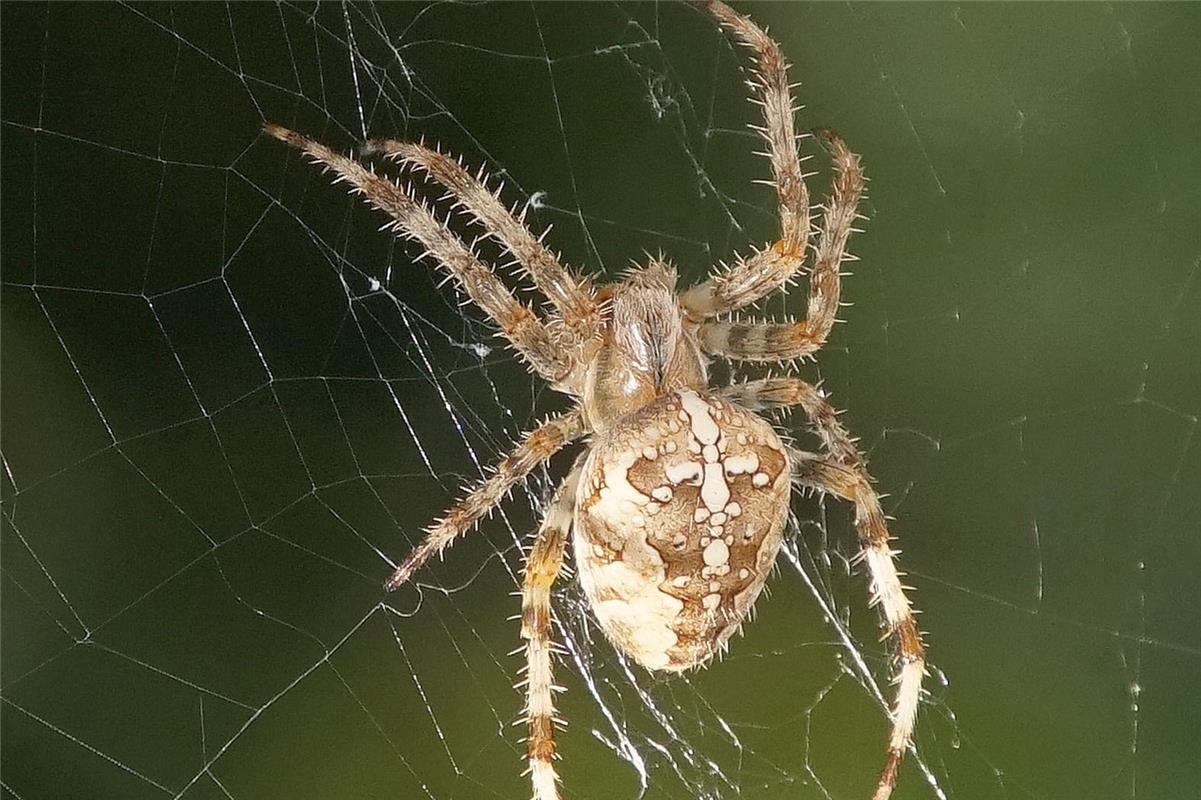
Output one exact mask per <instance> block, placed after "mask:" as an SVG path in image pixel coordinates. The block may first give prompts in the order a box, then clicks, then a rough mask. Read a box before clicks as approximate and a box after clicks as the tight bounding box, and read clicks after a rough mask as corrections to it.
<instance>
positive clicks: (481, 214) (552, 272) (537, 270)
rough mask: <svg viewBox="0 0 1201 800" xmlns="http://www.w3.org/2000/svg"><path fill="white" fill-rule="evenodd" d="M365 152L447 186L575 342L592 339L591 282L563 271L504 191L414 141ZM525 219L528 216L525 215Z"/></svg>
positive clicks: (373, 144) (595, 320)
mask: <svg viewBox="0 0 1201 800" xmlns="http://www.w3.org/2000/svg"><path fill="white" fill-rule="evenodd" d="M363 152H364V154H373V153H381V154H383V155H384V156H385V157H386V158H390V159H393V160H395V161H397V162H399V163H401V164H409V165H412V166H414V167H417V168H419V169H422V170H424V171H425V172H427V173H428V174H429V175H430V176H432V177H433V178H434V179H435V180H437V181H438V182H439V183H441V184H442V185H443V186H445V187H446V188H447V189H448V190H449V191H450V193H451V195H453V196H454V198H455V199H456V200H457V201H458V203H459V204H461V205H462V206H463V207H464V208H465V209H467V211H469V212H470V213H471V214H472V216H474V217H475V219H476V221H478V222H479V223H480V224H482V225H483V226H484V229H485V230H486V231H487V232H488V234H489V235H490V236H492V237H493V238H494V239H496V240H497V241H499V242H500V243H501V244H503V245H504V246H505V247H506V248H507V249H508V251H509V252H510V253H512V254H513V257H514V258H515V259H517V263H518V264H520V265H521V267H522V268H523V269H524V270H525V272H526V273H527V274H528V275H529V276H530V278H531V279H532V280H533V281H534V285H535V286H537V287H538V289H539V290H540V291H541V292H542V293H543V294H544V295H546V297H547V298H548V299H549V300H550V301H551V303H552V304H553V305H554V307H555V310H556V311H558V313H559V316H560V317H561V318H562V320H563V323H564V325H566V327H567V329H568V330H570V331H571V332H572V333H573V334H574V335H575V338H576V343H577V344H582V343H584V342H587V341H590V340H592V339H594V338H595V337H596V336H597V335H598V333H599V328H600V312H599V310H598V308H597V303H596V300H595V298H594V291H593V287H592V281H591V280H590V279H589V278H587V277H585V276H583V275H580V274H578V273H576V272H574V271H573V270H570V269H568V268H567V267H565V266H564V265H563V264H562V263H561V262H560V261H559V258H558V256H556V255H555V254H554V253H553V252H551V251H550V249H549V248H547V247H546V246H545V245H543V244H542V240H541V238H539V237H535V236H534V235H533V234H532V233H530V231H529V229H528V228H526V226H525V224H524V223H523V220H522V219H521V218H518V217H515V216H514V215H513V214H512V213H511V212H510V211H509V210H508V209H506V208H505V206H504V205H503V204H502V203H501V202H500V200H499V199H498V197H499V194H500V189H499V188H498V189H497V190H496V191H495V192H493V191H491V190H489V189H488V187H487V185H486V183H487V178H484V177H483V173H482V172H481V173H480V176H479V177H473V176H472V175H471V173H469V172H468V171H467V170H466V169H464V168H463V167H462V166H461V165H460V164H459V162H458V161H456V160H455V159H453V158H451V157H450V156H449V155H447V154H445V153H441V152H439V151H437V150H433V149H430V148H428V147H425V146H424V145H421V144H418V143H416V142H403V141H398V140H395V139H376V140H372V141H369V142H367V144H366V146H365V147H364V148H363ZM523 216H524V215H523Z"/></svg>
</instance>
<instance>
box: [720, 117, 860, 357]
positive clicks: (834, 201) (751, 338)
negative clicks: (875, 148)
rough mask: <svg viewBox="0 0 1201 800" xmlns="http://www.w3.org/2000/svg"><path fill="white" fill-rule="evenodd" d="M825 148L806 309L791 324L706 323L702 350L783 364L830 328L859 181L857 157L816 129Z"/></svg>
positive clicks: (811, 347) (813, 347)
mask: <svg viewBox="0 0 1201 800" xmlns="http://www.w3.org/2000/svg"><path fill="white" fill-rule="evenodd" d="M819 135H820V136H821V138H822V139H823V140H824V141H825V142H826V143H827V146H828V147H829V149H830V155H831V160H832V163H833V165H834V183H833V186H832V187H831V190H830V195H829V196H828V197H827V198H826V203H825V213H824V215H823V216H822V228H821V234H820V236H819V238H818V241H817V253H816V256H815V258H814V265H813V271H812V272H811V273H810V274H809V307H808V310H807V312H806V315H805V319H803V320H800V321H796V322H780V323H776V322H760V321H756V320H750V321H748V322H736V321H721V322H706V323H704V324H703V325H702V326H701V331H700V342H701V347H702V348H703V349H704V350H705V352H707V353H710V354H711V355H717V356H721V357H723V358H729V359H734V360H737V361H787V360H790V359H794V358H801V357H804V356H809V355H812V354H813V353H816V352H817V351H818V350H820V349H821V348H822V346H823V345H824V344H825V343H826V338H827V337H828V336H829V335H830V330H831V328H833V327H834V322H835V317H836V315H837V313H838V304H839V298H840V295H841V290H842V289H841V287H842V280H841V276H840V274H839V267H840V265H841V264H842V262H843V261H847V260H853V258H854V257H853V256H848V255H847V254H846V246H847V240H848V239H849V238H850V235H851V233H852V232H853V231H855V230H856V228H854V227H853V226H854V223H855V220H856V219H861V217H860V216H859V214H858V212H857V208H858V205H859V201H860V200H861V199H862V197H863V187H864V177H863V170H862V168H861V167H860V164H859V156H857V155H855V154H854V153H852V152H851V151H850V149H849V148H847V145H846V143H845V142H843V140H842V139H841V138H839V137H838V136H837V135H836V134H835V133H834V132H832V131H829V130H821V131H819Z"/></svg>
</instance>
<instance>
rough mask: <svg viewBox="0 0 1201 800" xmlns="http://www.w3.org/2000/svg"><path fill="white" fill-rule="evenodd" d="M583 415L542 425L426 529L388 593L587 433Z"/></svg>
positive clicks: (553, 419)
mask: <svg viewBox="0 0 1201 800" xmlns="http://www.w3.org/2000/svg"><path fill="white" fill-rule="evenodd" d="M585 427H586V426H585V424H584V415H583V412H582V411H581V410H580V409H579V408H575V409H572V410H571V411H568V412H566V413H564V414H557V415H555V416H553V417H551V418H550V419H548V420H546V422H543V423H542V424H541V425H539V426H538V427H537V428H535V429H534V430H532V431H530V433H528V434H526V437H525V438H524V439H523V440H522V441H521V443H520V444H519V445H517V447H515V448H514V449H513V452H511V453H509V455H507V456H505V458H504V459H502V460H501V461H500V463H498V464H497V465H496V467H495V470H494V471H493V473H492V475H490V476H489V477H488V478H486V479H485V480H483V481H481V482H480V483H479V484H478V485H477V486H476V487H475V488H474V489H472V490H471V491H470V492H468V494H467V496H466V497H464V498H463V499H462V500H460V501H459V502H457V503H455V504H454V505H453V506H451V507H450V508H449V509H448V510H447V512H446V514H444V515H443V516H442V518H441V519H439V520H438V521H437V522H435V523H434V524H433V525H431V526H430V527H429V528H427V529H426V535H425V538H424V539H422V540H421V543H420V544H418V545H417V546H416V547H414V548H413V549H412V551H411V552H410V553H409V555H408V556H406V557H405V560H404V561H402V562H401V564H400V566H399V567H397V568H396V571H395V572H393V573H392V577H390V578H388V582H387V583H386V584H384V588H385V589H387V590H388V591H389V592H391V591H394V590H396V589H399V588H400V587H401V586H402V585H403V584H404V583H405V582H407V581H408V580H409V578H411V577H412V576H413V573H414V572H416V571H417V570H419V569H421V566H422V565H423V564H425V562H427V561H429V560H430V558H431V557H432V556H433V555H434V554H435V553H440V552H442V551H443V550H445V549H446V548H447V547H449V546H450V544H451V543H452V542H453V541H454V540H455V539H456V538H457V537H458V536H460V535H461V534H463V533H466V532H467V531H469V530H471V529H472V528H473V527H474V526H475V524H476V523H477V522H479V521H480V519H481V518H482V517H483V516H484V515H485V514H487V513H489V512H491V511H492V509H493V508H495V507H496V506H497V505H498V504H499V503H500V501H501V500H502V499H503V498H504V496H505V495H506V494H507V493H508V492H509V491H510V490H511V489H512V488H513V487H514V486H516V485H517V484H518V483H520V482H521V481H523V480H525V478H526V477H527V476H528V475H529V474H530V473H531V472H533V471H534V469H535V468H536V467H537V466H538V465H539V464H541V463H543V462H545V461H547V460H549V459H550V457H551V456H553V455H554V454H555V453H557V452H559V451H560V450H562V449H563V447H565V446H566V445H568V444H570V443H571V442H572V441H574V440H575V439H577V438H579V437H580V436H581V435H583V434H584V432H585Z"/></svg>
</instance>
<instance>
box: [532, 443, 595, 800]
mask: <svg viewBox="0 0 1201 800" xmlns="http://www.w3.org/2000/svg"><path fill="white" fill-rule="evenodd" d="M582 467H583V459H582V458H581V459H577V460H576V464H575V466H574V467H573V468H572V470H571V472H570V473H569V474H568V475H567V477H566V478H565V479H564V480H563V483H561V484H560V485H559V488H558V489H557V490H556V491H555V496H554V499H552V500H551V503H550V507H549V508H548V509H547V510H546V516H545V517H544V518H543V520H542V526H541V527H540V528H539V529H538V535H537V538H535V540H534V546H533V547H532V548H531V549H530V552H529V555H528V556H527V557H526V561H525V578H524V580H523V581H522V585H521V638H523V639H525V642H526V645H525V658H526V670H525V671H526V676H525V695H526V703H525V716H526V724H527V725H528V726H529V738H528V739H527V740H526V759H527V761H528V762H529V773H530V783H531V785H532V790H533V800H558V798H559V786H558V783H559V775H558V773H557V772H556V771H555V765H554V759H555V725H556V724H557V723H559V720H558V719H557V718H556V717H555V692H556V691H561V688H560V687H558V686H555V684H554V676H553V674H552V670H553V664H552V659H553V657H554V644H553V643H552V641H551V594H550V593H551V588H552V587H553V586H554V583H555V578H557V577H558V576H559V571H560V570H561V569H562V567H563V551H564V548H565V547H566V545H567V537H568V535H569V534H570V532H571V524H572V517H573V514H574V511H575V496H576V487H577V486H578V484H579V480H580V473H581V472H582Z"/></svg>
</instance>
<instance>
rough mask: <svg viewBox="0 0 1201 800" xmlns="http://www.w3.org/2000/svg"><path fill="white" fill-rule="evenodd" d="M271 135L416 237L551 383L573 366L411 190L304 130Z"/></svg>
mask: <svg viewBox="0 0 1201 800" xmlns="http://www.w3.org/2000/svg"><path fill="white" fill-rule="evenodd" d="M263 130H264V131H265V132H266V133H267V134H268V135H270V136H273V137H275V138H276V139H279V140H280V141H282V142H286V143H287V144H289V145H291V146H292V147H295V148H296V149H297V150H300V151H301V152H302V153H304V154H305V155H307V156H308V157H309V158H311V159H313V160H314V161H316V162H317V163H319V164H323V165H325V166H326V167H328V168H329V169H332V170H333V171H334V172H335V173H337V175H338V180H337V181H336V182H337V183H342V182H345V183H348V184H349V185H350V186H351V187H352V189H351V191H352V193H354V194H360V195H362V196H363V197H364V198H365V199H366V200H367V202H368V203H370V204H371V205H372V206H374V207H375V208H377V209H379V210H380V211H383V212H385V213H387V214H389V215H390V216H391V217H392V219H393V220H394V222H393V223H392V224H391V225H390V226H389V227H390V228H391V229H392V230H393V231H395V232H396V233H398V234H400V235H402V236H406V237H409V238H412V239H416V240H417V241H419V242H421V244H422V245H423V246H424V247H425V250H426V254H428V255H432V256H434V257H435V258H436V259H437V260H438V265H439V267H441V268H442V269H444V270H446V272H447V273H449V274H450V275H451V276H452V277H454V279H455V280H456V281H457V282H458V284H459V286H460V287H462V289H463V291H464V292H466V293H467V296H468V297H469V298H471V301H472V302H473V303H475V304H476V305H477V306H479V307H480V308H481V309H482V310H483V311H484V313H485V314H487V315H488V316H489V317H491V318H492V319H493V321H494V322H496V324H497V325H498V326H500V331H501V334H502V335H503V336H504V337H505V338H506V339H508V340H509V342H510V343H511V344H512V345H513V347H514V349H516V350H517V352H518V353H519V354H520V355H521V356H522V357H523V358H524V359H525V360H526V361H527V362H528V363H529V365H530V367H531V368H532V369H533V370H534V371H535V372H537V373H538V374H539V375H541V376H542V377H544V378H546V380H548V381H550V382H551V383H552V384H558V383H559V382H560V381H561V380H563V379H565V378H566V377H567V376H568V375H569V374H571V373H572V371H573V368H574V367H575V366H576V364H575V359H574V357H573V354H572V353H571V352H570V351H568V350H565V349H564V348H562V347H560V346H559V344H560V343H559V341H558V338H557V337H556V335H555V332H554V331H552V330H551V329H550V328H549V327H548V326H547V325H546V324H545V323H544V322H543V321H542V320H540V319H539V318H538V316H537V315H536V314H535V313H534V311H533V310H532V309H531V308H530V307H529V306H528V305H526V304H525V303H522V302H520V301H519V300H517V298H515V297H514V296H513V293H512V292H510V291H509V290H508V289H507V288H506V287H505V285H504V283H502V282H501V280H500V279H499V278H497V277H496V275H495V274H493V272H492V270H490V269H489V268H488V267H487V266H485V265H484V264H483V262H481V261H480V260H479V258H477V257H476V255H475V253H473V252H472V251H471V250H470V249H469V248H468V247H467V246H466V245H465V244H463V242H462V240H461V239H459V237H458V236H456V235H455V234H454V233H453V232H451V230H450V229H449V228H447V227H446V226H445V225H444V224H443V223H441V222H439V221H438V219H437V218H436V217H435V216H434V215H433V214H431V213H430V211H429V209H428V208H426V206H425V205H424V204H423V203H421V202H419V201H418V200H417V199H416V198H415V197H414V196H413V194H412V190H411V189H410V188H407V187H402V186H400V185H398V184H396V183H393V182H392V181H390V180H388V179H386V178H381V177H380V176H379V175H376V174H375V172H373V171H372V170H370V169H368V168H367V167H365V166H363V165H362V164H360V163H359V162H358V161H355V160H354V159H352V158H347V157H346V156H344V155H340V154H339V153H335V152H334V151H333V150H331V149H330V148H329V147H326V146H325V145H323V144H321V143H320V142H317V141H314V140H313V139H310V138H309V137H307V136H304V135H302V134H299V133H296V132H295V131H291V130H288V129H287V128H285V127H283V126H282V125H276V124H274V123H267V124H266V125H264V126H263Z"/></svg>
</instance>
